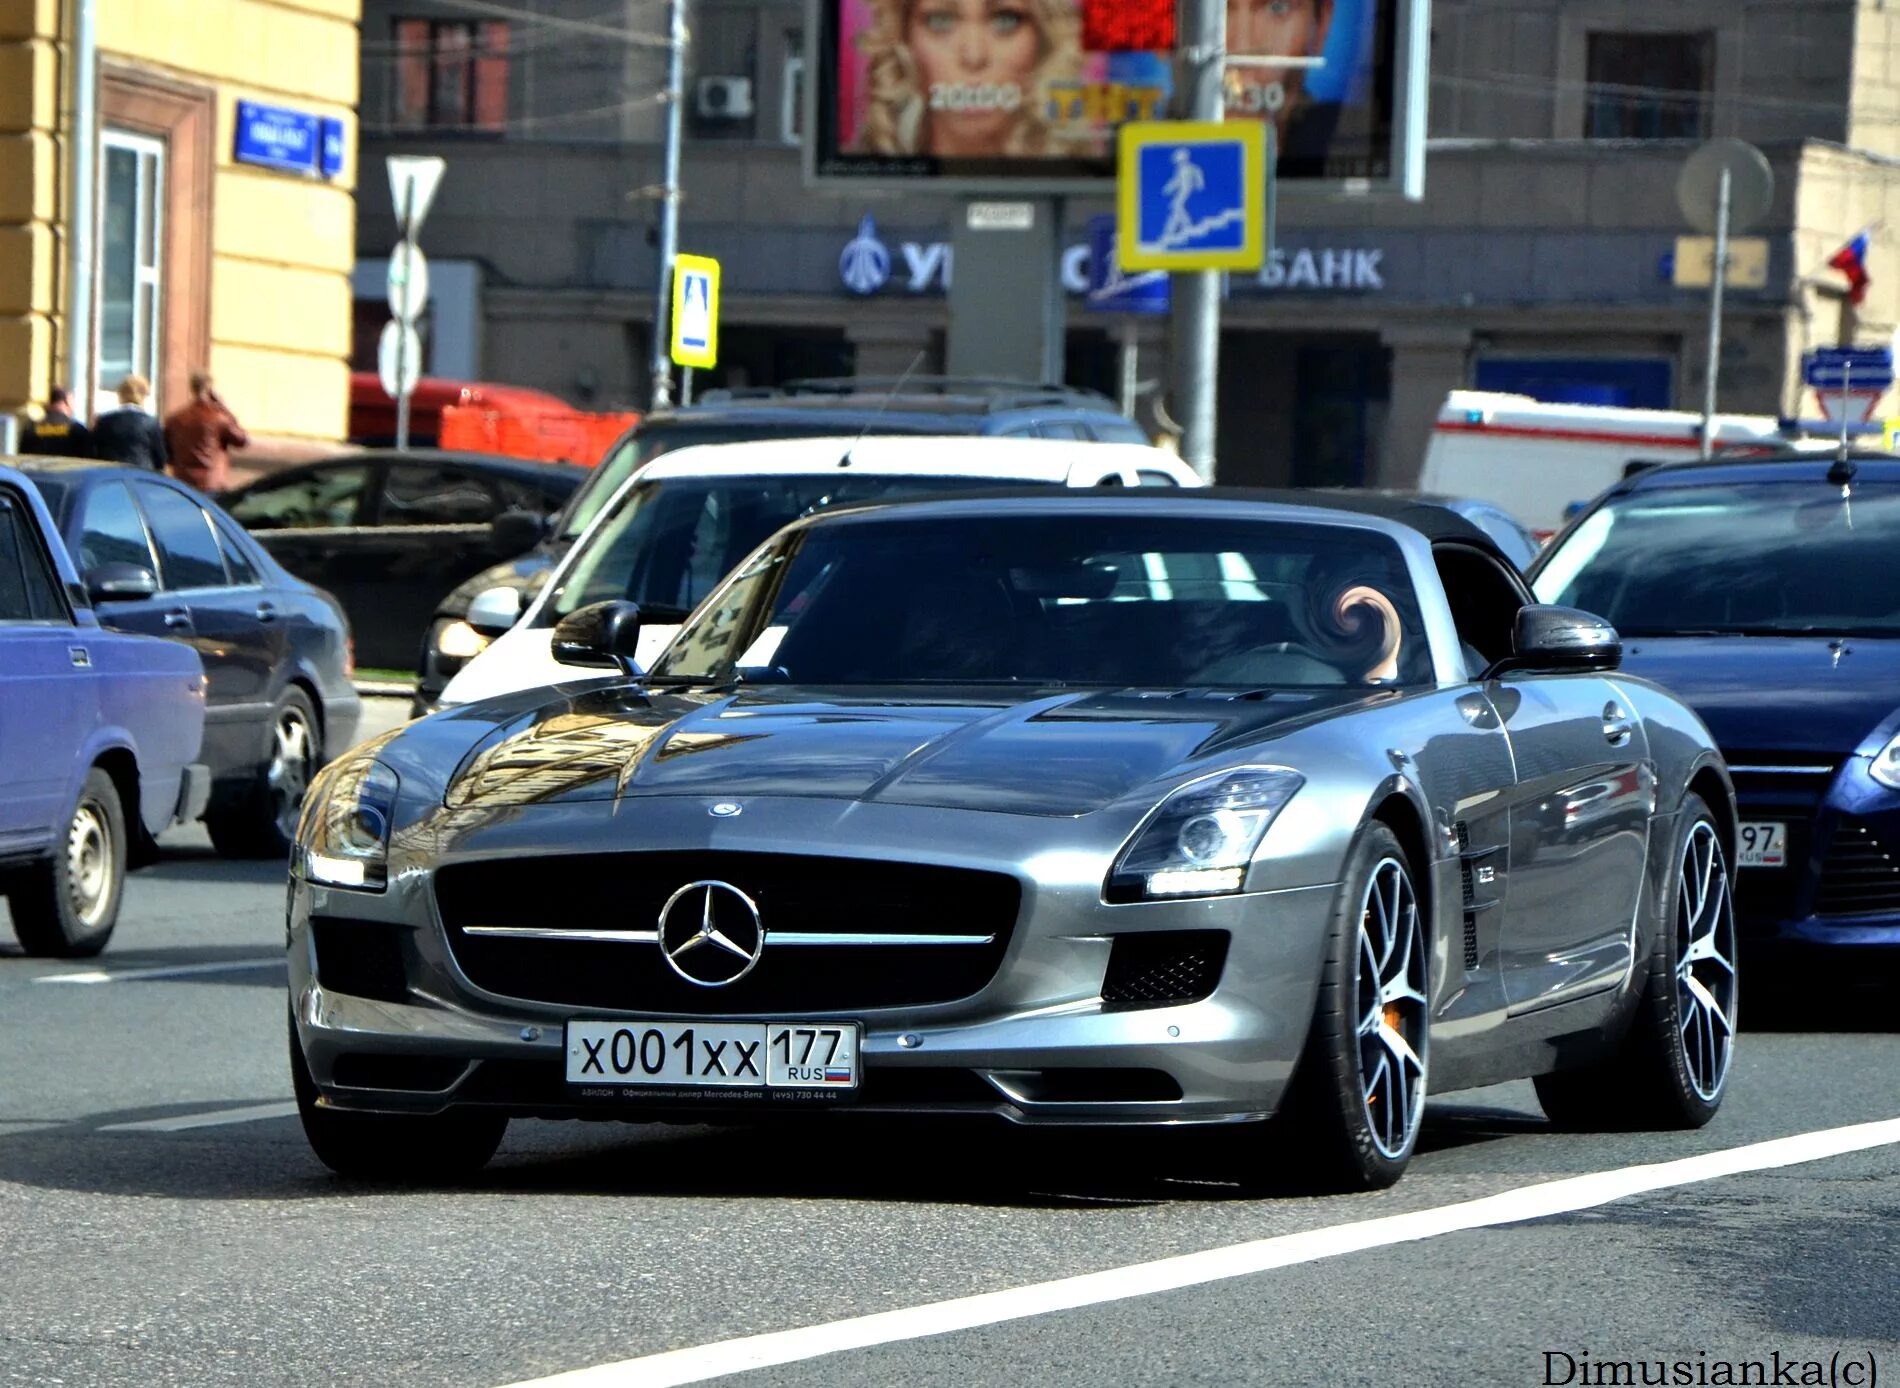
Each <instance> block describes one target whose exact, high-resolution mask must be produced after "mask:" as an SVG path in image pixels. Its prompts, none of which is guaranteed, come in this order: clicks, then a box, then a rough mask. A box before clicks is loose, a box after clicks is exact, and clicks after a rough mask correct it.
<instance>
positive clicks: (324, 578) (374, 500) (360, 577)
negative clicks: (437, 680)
mask: <svg viewBox="0 0 1900 1388" xmlns="http://www.w3.org/2000/svg"><path fill="white" fill-rule="evenodd" d="M586 477H587V469H585V468H579V467H572V466H570V465H568V464H566V463H538V462H526V461H523V460H521V459H517V458H499V457H493V456H490V455H488V454H483V453H442V452H437V451H435V450H433V449H414V450H411V451H409V452H405V453H395V452H364V453H352V454H347V455H345V456H342V457H336V458H326V459H324V460H322V461H321V462H315V463H306V464H304V465H303V466H301V467H295V468H290V469H287V470H285V471H283V472H276V473H272V474H271V475H270V476H268V477H264V478H261V479H259V480H258V481H256V482H253V483H251V484H250V485H249V486H247V487H241V488H238V489H237V490H235V491H232V492H229V493H226V495H225V496H224V498H223V500H224V504H225V506H226V508H227V509H228V510H229V511H230V512H231V515H232V516H233V517H235V518H236V519H237V521H238V523H239V524H241V525H242V526H244V528H245V529H247V530H249V531H250V532H251V533H252V534H253V535H254V536H256V538H257V539H258V541H259V542H260V543H262V544H263V546H264V547H265V548H266V549H268V550H269V551H270V552H271V553H272V554H273V555H275V556H276V558H277V560H278V561H279V562H280V563H281V564H283V566H284V567H285V568H287V569H289V570H290V571H291V572H292V573H294V574H296V575H298V576H299V577H301V578H306V579H309V580H310V581H311V582H312V583H315V584H318V585H319V586H321V587H323V588H325V589H327V590H328V591H330V592H332V593H334V594H336V596H337V599H338V601H340V602H341V603H342V604H343V610H344V611H345V612H347V613H349V615H350V622H351V624H352V625H353V626H354V627H355V629H356V658H357V660H358V662H359V663H361V664H363V665H367V666H377V667H381V668H385V669H406V668H408V666H409V664H410V662H411V661H412V660H414V659H415V652H416V643H417V642H419V641H421V640H422V638H423V635H424V633H425V632H426V631H427V629H428V626H429V617H430V614H431V613H432V612H434V610H435V605H436V600H437V599H438V598H440V597H441V595H442V594H443V593H445V592H447V591H448V590H449V589H451V588H453V587H455V586H456V585H457V584H459V583H461V582H462V581H463V580H465V579H467V578H468V577H469V576H470V575H471V574H476V573H479V572H481V571H482V570H483V569H486V568H487V567H488V566H489V565H490V564H493V563H494V562H495V561H496V560H498V559H502V558H504V557H506V556H508V555H513V554H519V553H520V552H521V551H522V550H524V549H526V548H528V546H530V545H532V544H533V543H534V542H535V541H536V540H537V539H539V538H540V537H541V536H542V535H543V534H545V533H546V530H547V520H548V517H550V516H552V515H553V514H554V513H555V512H557V511H559V510H560V509H561V507H562V506H563V504H565V503H566V501H567V500H568V498H569V497H571V496H572V495H573V494H574V492H575V490H576V489H577V488H578V487H579V486H580V484H581V483H582V482H583V481H584V480H585V479H586Z"/></svg>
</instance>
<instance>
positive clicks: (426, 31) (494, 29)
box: [395, 19, 508, 131]
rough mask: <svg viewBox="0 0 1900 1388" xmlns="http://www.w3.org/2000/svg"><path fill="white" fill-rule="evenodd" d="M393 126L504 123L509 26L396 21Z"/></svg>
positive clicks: (459, 126)
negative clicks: (394, 112) (394, 119)
mask: <svg viewBox="0 0 1900 1388" xmlns="http://www.w3.org/2000/svg"><path fill="white" fill-rule="evenodd" d="M395 93H396V122H395V123H396V124H397V125H399V126H413V127H421V126H427V127H431V128H434V129H439V130H491V131H499V130H501V129H502V128H503V127H504V126H505V125H507V123H508V25H507V23H506V21H501V20H480V21H474V20H446V19H399V20H397V21H396V82H395Z"/></svg>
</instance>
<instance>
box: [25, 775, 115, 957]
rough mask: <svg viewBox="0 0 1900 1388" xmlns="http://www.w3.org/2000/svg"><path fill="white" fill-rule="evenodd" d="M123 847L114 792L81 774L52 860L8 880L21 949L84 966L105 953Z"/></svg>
mask: <svg viewBox="0 0 1900 1388" xmlns="http://www.w3.org/2000/svg"><path fill="white" fill-rule="evenodd" d="M126 844H127V840H126V832H125V810H124V808H123V807H122V806H121V805H120V803H119V788H118V787H117V786H115V785H114V784H113V783H112V778H111V777H110V776H108V775H106V773H105V772H104V771H102V770H100V769H99V768H98V767H96V766H95V767H93V768H92V769H91V770H90V771H88V772H87V773H86V780H85V783H84V784H83V785H82V786H81V787H80V788H79V799H78V801H77V802H76V803H75V804H74V805H73V809H72V813H71V814H70V815H68V816H67V818H66V824H65V832H64V833H63V834H62V835H61V836H60V837H59V839H58V841H57V842H56V843H55V845H54V852H53V856H52V858H51V859H50V860H49V861H47V862H45V863H43V864H39V865H36V866H34V867H30V868H23V869H20V870H19V871H17V872H14V873H12V874H10V875H9V876H8V878H7V881H6V893H7V902H8V904H9V906H11V908H12V911H13V933H14V934H15V935H16V936H18V937H19V940H20V947H21V948H22V949H24V950H25V951H26V952H27V953H28V954H35V955H41V956H44V957H48V958H54V959H78V958H84V957H85V956H88V955H93V954H97V953H99V951H100V950H102V949H104V948H105V947H106V941H107V940H110V939H111V938H112V930H113V927H114V926H116V925H117V924H118V923H119V903H120V900H121V899H122V897H123V896H124V894H125V869H126Z"/></svg>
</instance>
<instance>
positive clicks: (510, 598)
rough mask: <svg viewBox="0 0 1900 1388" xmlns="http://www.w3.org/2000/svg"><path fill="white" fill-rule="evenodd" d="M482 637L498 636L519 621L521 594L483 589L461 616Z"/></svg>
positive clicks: (504, 590) (513, 589)
mask: <svg viewBox="0 0 1900 1388" xmlns="http://www.w3.org/2000/svg"><path fill="white" fill-rule="evenodd" d="M462 620H463V621H465V622H467V623H468V624H469V625H470V626H472V627H474V628H475V630H477V631H479V632H480V633H481V634H482V635H483V636H500V635H501V634H502V633H503V632H504V631H507V630H508V628H510V627H512V626H513V625H514V624H515V623H516V622H518V621H520V620H521V592H520V590H519V589H516V588H500V587H498V588H484V589H482V591H481V592H479V593H477V594H476V595H475V596H474V598H473V599H472V600H471V601H470V602H469V605H468V611H467V612H465V613H464V614H463V615H462Z"/></svg>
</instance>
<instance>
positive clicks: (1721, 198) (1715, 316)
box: [1702, 169, 1729, 461]
mask: <svg viewBox="0 0 1900 1388" xmlns="http://www.w3.org/2000/svg"><path fill="white" fill-rule="evenodd" d="M1728 202H1729V171H1728V170H1727V169H1723V170H1722V187H1721V192H1720V194H1719V195H1718V197H1717V199H1716V204H1715V286H1714V288H1713V289H1711V290H1710V291H1709V370H1708V380H1706V381H1705V382H1704V383H1703V393H1702V457H1703V460H1704V461H1707V460H1708V458H1710V457H1711V456H1712V455H1713V454H1714V452H1715V386H1716V382H1717V381H1718V380H1719V379H1720V378H1721V374H1722V294H1723V291H1724V290H1726V289H1727V288H1728Z"/></svg>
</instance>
